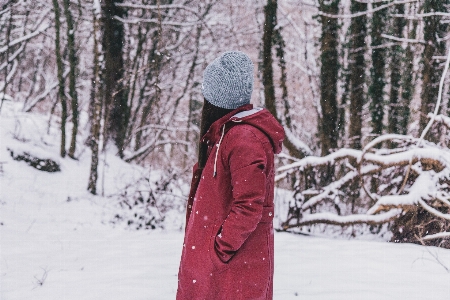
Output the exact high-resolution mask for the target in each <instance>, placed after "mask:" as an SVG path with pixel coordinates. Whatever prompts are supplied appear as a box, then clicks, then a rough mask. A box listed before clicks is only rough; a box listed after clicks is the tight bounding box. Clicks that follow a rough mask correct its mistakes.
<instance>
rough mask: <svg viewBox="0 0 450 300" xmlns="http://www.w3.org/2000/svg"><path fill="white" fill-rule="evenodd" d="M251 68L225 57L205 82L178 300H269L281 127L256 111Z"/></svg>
mask: <svg viewBox="0 0 450 300" xmlns="http://www.w3.org/2000/svg"><path fill="white" fill-rule="evenodd" d="M252 90H253V63H252V61H251V59H250V58H249V57H248V56H247V55H246V54H245V53H243V52H240V51H228V52H224V53H222V54H221V55H220V56H219V57H218V58H216V59H215V60H214V61H213V62H212V63H211V64H209V65H208V66H207V67H206V69H205V71H204V74H203V84H202V93H203V96H204V99H205V101H204V105H203V110H202V119H201V124H200V127H201V128H200V133H201V134H200V142H199V154H198V162H197V163H196V164H195V165H194V168H193V177H192V183H191V191H190V193H189V198H188V204H187V209H186V228H185V237H184V244H183V249H182V255H181V262H180V268H179V273H178V290H177V299H178V300H181V299H189V300H192V299H233V300H236V299H272V295H273V271H274V240H273V225H272V220H273V216H274V205H273V198H274V153H279V152H280V151H281V147H282V142H283V139H284V130H283V127H282V126H281V125H280V124H279V123H278V122H277V120H276V119H275V118H274V117H273V116H272V115H271V113H270V112H269V111H268V110H267V109H263V108H253V105H252V104H250V98H251V94H252Z"/></svg>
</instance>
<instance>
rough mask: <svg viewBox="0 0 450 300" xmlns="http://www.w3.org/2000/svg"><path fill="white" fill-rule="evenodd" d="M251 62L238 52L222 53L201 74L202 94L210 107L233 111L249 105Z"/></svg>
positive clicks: (251, 78) (251, 84) (251, 79)
mask: <svg viewBox="0 0 450 300" xmlns="http://www.w3.org/2000/svg"><path fill="white" fill-rule="evenodd" d="M252 90H253V62H252V61H251V59H250V57H248V55H247V54H245V53H243V52H240V51H227V52H224V53H222V54H221V55H220V56H219V57H218V58H216V59H215V60H214V61H213V62H212V63H210V64H209V65H208V66H207V67H206V69H205V72H204V73H203V84H202V93H203V96H204V97H205V99H206V100H207V101H208V102H209V103H211V104H212V105H215V106H218V107H221V108H226V109H235V108H238V107H239V106H242V105H244V104H248V103H250V98H251V96H252Z"/></svg>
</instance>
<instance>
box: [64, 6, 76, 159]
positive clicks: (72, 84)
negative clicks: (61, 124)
mask: <svg viewBox="0 0 450 300" xmlns="http://www.w3.org/2000/svg"><path fill="white" fill-rule="evenodd" d="M64 14H65V15H66V22H67V47H68V48H69V67H70V71H69V96H70V98H71V103H72V124H73V126H72V139H71V141H70V147H69V153H68V155H69V157H71V158H75V149H76V145H77V133H78V94H77V89H76V76H77V75H76V69H77V57H76V53H75V32H74V27H73V18H72V13H71V12H70V1H69V0H64Z"/></svg>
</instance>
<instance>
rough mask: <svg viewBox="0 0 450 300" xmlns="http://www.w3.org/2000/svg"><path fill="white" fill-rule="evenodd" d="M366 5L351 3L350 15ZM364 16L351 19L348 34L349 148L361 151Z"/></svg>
mask: <svg viewBox="0 0 450 300" xmlns="http://www.w3.org/2000/svg"><path fill="white" fill-rule="evenodd" d="M366 8H367V4H365V3H361V2H356V1H355V0H354V1H352V3H351V6H350V10H351V13H358V12H362V11H365V10H366ZM366 32H367V29H366V16H365V15H363V16H359V17H355V18H352V19H351V24H350V34H351V42H350V43H351V46H350V53H349V71H350V128H349V138H350V147H352V148H354V149H361V146H362V142H361V140H362V136H361V129H362V108H363V104H364V96H365V95H364V83H365V69H366V65H365V61H364V52H365V48H366V47H365V42H364V39H365V37H366Z"/></svg>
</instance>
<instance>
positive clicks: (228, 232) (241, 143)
mask: <svg viewBox="0 0 450 300" xmlns="http://www.w3.org/2000/svg"><path fill="white" fill-rule="evenodd" d="M239 127H240V128H239V129H237V130H236V132H235V134H233V136H232V138H231V140H230V141H229V142H228V143H227V145H226V147H225V149H224V152H225V153H224V154H225V159H226V160H228V164H229V167H230V173H231V188H232V195H233V199H232V203H231V210H230V213H229V214H228V216H227V217H226V219H225V221H224V223H223V224H222V227H221V230H220V232H218V234H217V236H216V238H215V250H216V253H217V255H218V256H219V258H220V259H221V260H222V261H223V262H228V261H229V260H230V259H231V257H232V256H233V255H234V253H236V251H237V250H239V248H240V247H241V246H242V244H243V243H244V242H245V240H246V239H247V238H248V236H249V235H250V234H251V233H252V232H253V231H254V230H255V229H256V226H257V225H258V223H259V222H260V220H261V217H262V212H263V205H264V199H265V195H266V172H265V170H266V164H267V155H266V152H265V151H264V148H263V144H262V143H261V141H260V140H259V138H258V137H256V136H255V134H254V133H253V132H252V131H251V130H249V129H245V127H243V126H239Z"/></svg>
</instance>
